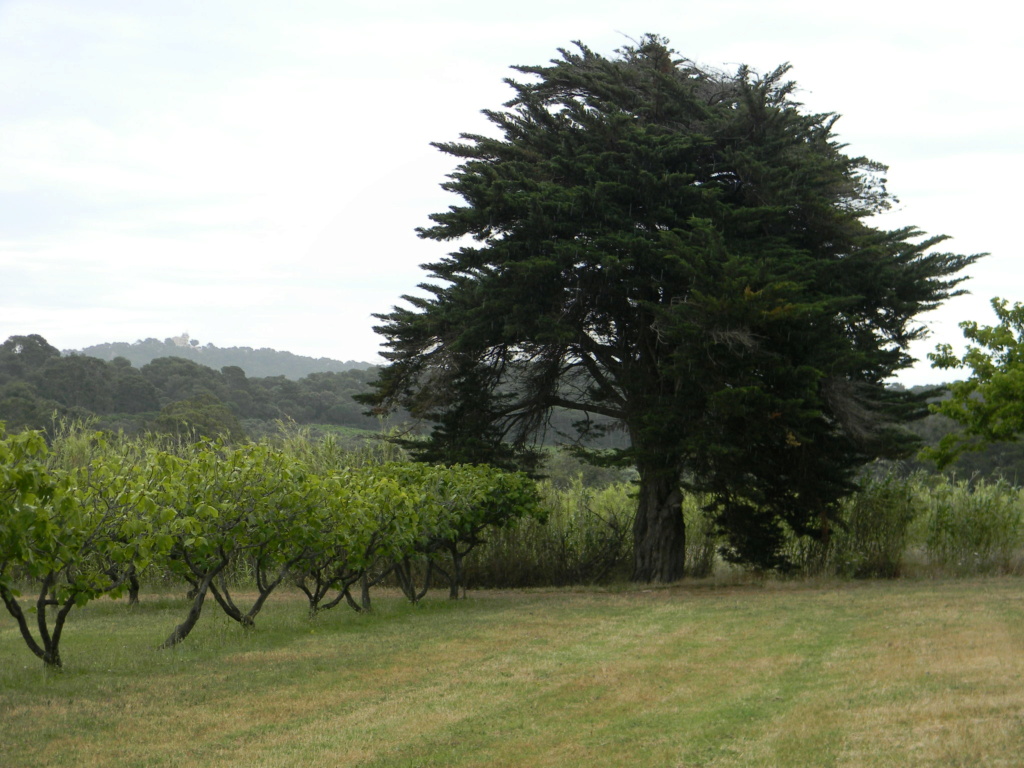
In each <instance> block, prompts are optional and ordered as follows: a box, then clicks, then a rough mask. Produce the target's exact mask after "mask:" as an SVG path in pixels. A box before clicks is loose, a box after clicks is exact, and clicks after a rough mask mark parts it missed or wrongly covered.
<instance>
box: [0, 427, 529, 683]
mask: <svg viewBox="0 0 1024 768" xmlns="http://www.w3.org/2000/svg"><path fill="white" fill-rule="evenodd" d="M333 458H336V457H332V456H330V455H326V454H325V453H324V452H322V451H312V452H308V453H307V454H306V455H299V454H298V453H297V452H295V451H291V450H288V449H287V448H282V447H275V446H272V445H270V444H267V443H255V444H245V445H240V446H235V447H229V446H226V445H224V444H223V443H220V442H201V443H198V444H184V443H181V444H164V445H154V444H151V443H149V444H147V443H146V442H143V441H128V440H123V439H112V438H107V437H104V436H103V435H102V434H100V433H95V434H88V433H84V432H78V433H74V434H69V435H67V436H65V437H64V439H62V440H60V441H57V442H56V443H55V444H54V446H53V447H50V446H48V445H47V443H46V441H45V440H44V439H43V437H42V436H41V434H39V433H38V432H32V431H26V432H22V433H19V434H12V435H7V436H0V597H2V599H3V602H4V605H5V606H6V608H7V610H8V612H9V613H10V614H11V616H12V617H13V618H14V620H15V621H16V622H17V625H18V628H19V630H20V632H21V635H22V637H23V638H24V640H25V643H26V645H27V646H28V648H29V649H30V650H31V651H32V653H34V654H35V655H36V656H37V657H39V658H40V659H42V661H43V662H44V664H46V665H47V666H48V667H52V668H60V667H61V666H62V661H61V656H60V639H61V634H62V632H63V629H64V626H65V622H66V620H67V618H68V615H69V614H70V612H71V611H72V609H73V608H74V607H76V606H82V605H85V604H86V603H88V602H89V601H90V600H93V599H96V598H98V597H100V596H102V595H110V596H121V595H124V594H125V593H128V594H129V596H130V598H135V599H137V595H138V589H139V579H140V577H142V576H144V575H145V574H146V573H147V572H152V571H156V572H159V573H162V574H165V575H166V574H170V575H172V576H173V577H176V578H177V579H179V580H180V581H181V582H182V583H183V584H187V585H188V588H189V596H190V604H189V607H188V612H187V614H186V615H185V617H184V619H183V620H182V621H181V623H179V624H178V625H177V626H176V627H174V629H173V630H172V631H171V633H170V634H169V635H168V637H167V638H166V640H165V641H164V642H163V647H170V646H173V645H176V644H177V643H180V642H181V641H183V640H184V639H185V638H186V637H187V636H188V634H189V633H190V632H191V630H192V628H193V627H194V626H195V625H196V622H198V620H199V618H200V615H201V612H202V609H203V606H204V604H205V603H206V601H207V598H208V597H210V596H211V595H212V597H213V599H214V602H216V604H217V605H218V606H220V608H221V609H223V610H224V612H225V613H226V614H227V615H228V616H230V617H231V618H232V619H234V620H235V621H238V622H239V623H240V624H242V625H244V626H252V625H253V624H254V622H255V620H256V617H257V615H258V614H259V612H260V610H261V609H262V607H263V605H264V604H265V602H266V600H267V598H268V597H269V596H270V595H271V593H272V592H273V591H274V590H275V589H276V588H277V587H278V586H280V585H281V584H282V583H285V582H291V583H294V584H295V585H297V586H298V588H299V589H300V590H301V591H302V592H303V593H304V594H305V595H306V596H307V598H308V599H309V606H310V611H311V613H316V612H317V611H320V610H324V609H326V608H330V607H333V606H335V605H338V604H340V603H341V602H342V601H344V602H346V603H347V604H348V605H351V606H352V607H353V608H355V609H356V610H365V609H367V608H369V607H370V596H369V588H370V587H371V586H373V585H374V584H375V583H379V582H380V581H381V580H382V579H383V578H385V577H386V576H388V575H393V576H394V578H395V580H396V581H397V583H398V584H399V586H400V587H401V588H402V590H403V592H404V593H405V595H406V596H407V597H408V598H409V599H410V600H412V601H417V600H419V599H420V598H422V597H423V595H424V594H425V592H426V590H427V589H428V588H429V587H430V585H431V582H432V580H434V579H435V578H437V577H441V578H444V579H447V581H448V584H449V588H450V594H451V595H452V596H453V597H455V596H458V593H459V588H460V586H461V584H462V562H463V558H464V557H465V555H466V554H467V553H468V551H469V550H471V549H472V548H473V547H474V546H476V545H477V544H478V543H480V542H481V540H482V534H483V532H484V531H485V529H487V528H488V527H492V526H503V525H505V524H507V523H509V522H511V521H514V520H516V519H518V518H521V517H524V516H531V517H540V516H542V512H541V508H540V506H539V501H538V497H537V493H536V489H535V486H534V483H533V482H532V481H531V480H529V479H528V478H526V477H525V476H524V475H521V474H511V473H505V472H501V471H500V470H496V469H493V468H490V467H486V466H475V467H474V466H454V467H444V468H442V467H432V466H427V465H421V464H407V463H396V462H392V463H386V464H380V465H367V466H361V467H346V466H342V465H340V464H339V463H338V462H337V461H334V460H332V459H333ZM241 569H245V571H246V572H247V573H250V574H251V577H252V580H253V581H254V583H255V587H256V591H255V598H254V599H252V600H250V601H248V602H247V601H245V600H243V599H242V597H241V596H240V595H238V594H236V593H235V592H233V591H232V580H231V579H230V578H229V575H230V574H232V573H233V572H237V571H239V570H241ZM19 587H20V588H22V589H25V590H26V591H28V590H31V591H32V592H34V595H35V596H34V600H32V599H28V600H21V599H19V597H20V593H19ZM356 590H358V591H356ZM247 594H251V592H249V591H248V590H247ZM33 614H34V615H33Z"/></svg>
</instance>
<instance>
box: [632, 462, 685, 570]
mask: <svg viewBox="0 0 1024 768" xmlns="http://www.w3.org/2000/svg"><path fill="white" fill-rule="evenodd" d="M637 472H638V473H639V474H640V491H639V494H638V496H639V498H638V502H637V510H636V518H635V519H634V520H633V581H647V582H650V581H662V582H669V581H678V580H679V579H681V578H683V571H684V569H685V567H686V525H685V524H684V522H683V509H682V501H683V494H682V490H681V489H680V487H679V465H678V463H677V462H674V461H657V460H650V459H641V460H639V461H638V462H637Z"/></svg>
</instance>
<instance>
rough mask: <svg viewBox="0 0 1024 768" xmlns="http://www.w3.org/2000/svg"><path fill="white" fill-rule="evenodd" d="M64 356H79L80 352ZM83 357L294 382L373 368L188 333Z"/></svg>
mask: <svg viewBox="0 0 1024 768" xmlns="http://www.w3.org/2000/svg"><path fill="white" fill-rule="evenodd" d="M65 352H66V353H69V354H76V353H77V352H78V350H71V351H68V350H65ZM81 354H83V355H88V356H89V357H98V358H100V359H101V360H106V361H107V362H111V361H113V360H114V359H116V358H118V357H123V358H124V359H125V360H127V361H129V362H130V363H131V364H132V365H133V366H135V367H136V368H141V367H142V366H144V365H146V364H147V363H150V362H152V361H153V360H156V359H157V358H158V357H180V358H183V359H185V360H191V361H192V362H194V363H199V364H200V365H205V366H207V367H208V368H213V369H215V370H218V371H219V370H220V369H221V368H224V367H225V366H237V367H239V368H241V369H242V370H243V371H245V375H246V376H253V377H266V376H284V377H285V378H287V379H293V380H298V379H301V378H302V377H303V376H309V375H310V374H311V373H340V372H341V371H350V370H352V369H355V368H361V369H366V368H370V367H371V364H370V363H359V362H356V361H354V360H349V361H347V362H342V361H341V360H332V359H331V358H329V357H305V356H303V355H296V354H293V353H291V352H279V351H278V350H276V349H268V348H261V349H253V348H252V347H218V346H217V345H215V344H200V343H199V341H198V339H192V338H189V335H188V334H187V333H183V334H182V335H181V336H174V337H172V338H168V339H164V340H163V341H160V340H159V339H152V338H150V339H140V340H138V341H135V342H132V343H130V344H129V343H128V342H125V341H115V342H110V343H107V344H94V345H93V346H91V347H85V348H84V349H82V350H81Z"/></svg>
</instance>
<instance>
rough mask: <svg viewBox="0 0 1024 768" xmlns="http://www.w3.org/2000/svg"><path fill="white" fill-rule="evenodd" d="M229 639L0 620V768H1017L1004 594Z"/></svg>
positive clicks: (872, 586)
mask: <svg viewBox="0 0 1024 768" xmlns="http://www.w3.org/2000/svg"><path fill="white" fill-rule="evenodd" d="M377 602H378V604H379V605H378V610H377V611H375V613H374V614H373V615H366V616H362V615H356V614H354V613H352V612H351V611H349V610H348V609H344V608H340V607H339V608H338V609H335V610H333V611H331V612H328V613H326V614H324V615H323V616H321V617H320V618H319V619H318V620H317V621H315V622H312V623H311V622H309V621H308V620H307V619H306V618H305V609H304V603H303V601H302V599H300V596H297V595H295V594H290V593H285V594H282V595H278V596H276V598H274V599H272V600H271V602H270V603H269V604H268V605H267V607H266V608H265V609H264V612H263V614H261V615H260V616H259V617H258V619H257V628H256V629H255V630H254V631H248V632H247V631H245V630H243V629H242V628H240V627H237V626H235V625H233V624H232V623H231V622H229V621H228V620H227V619H225V618H224V617H223V616H222V615H221V614H220V613H219V609H218V608H217V606H216V604H214V603H213V602H212V600H211V601H210V602H208V604H207V606H206V609H205V612H204V616H203V618H202V619H201V621H200V623H199V625H198V626H197V628H196V630H195V631H194V632H193V634H192V636H190V637H189V638H188V639H187V640H186V641H185V643H184V645H182V646H180V647H179V648H178V649H176V650H171V651H158V650H156V649H155V647H156V645H157V644H158V643H159V642H160V641H161V640H162V639H163V638H164V637H165V636H166V635H167V634H168V633H169V632H170V630H171V629H172V627H173V626H174V624H176V623H177V622H178V621H180V620H181V618H183V616H184V613H185V604H184V602H183V601H182V600H180V599H179V598H177V597H173V598H172V597H163V598H160V597H153V596H150V597H148V598H147V599H146V600H145V602H144V604H143V605H142V606H140V607H139V608H137V609H135V610H129V609H127V608H126V607H125V606H123V605H122V604H119V603H114V602H110V601H103V602H99V603H95V604H93V605H90V606H89V607H87V608H85V609H84V610H81V611H79V612H78V613H77V615H75V614H73V615H72V617H71V619H70V622H69V626H68V629H67V632H66V635H65V642H64V649H63V650H64V661H65V665H66V667H67V669H66V671H65V672H64V673H62V674H59V675H53V674H49V675H47V674H45V673H44V672H43V671H42V668H41V665H40V664H39V663H38V662H37V661H36V660H35V658H34V657H32V656H30V655H29V653H28V651H27V649H26V648H25V647H24V645H23V643H22V641H21V638H20V636H19V635H18V633H17V631H16V629H15V626H14V622H13V621H12V620H10V619H9V618H8V617H7V616H6V615H4V616H3V618H2V619H0V766H4V768H21V767H22V766H25V767H28V766H75V767H76V768H78V767H80V766H104V768H106V767H108V766H247V767H252V766H331V767H332V768H333V767H335V766H365V767H369V766H410V767H412V766H531V767H532V766H537V767H540V766H586V767H587V768H596V767H597V766H766V767H768V766H771V767H772V768H776V767H780V766H857V767H858V768H860V767H861V766H901V767H903V766H972V767H973V766H1021V765H1024V581H1022V580H1020V579H1012V578H1005V579H1003V578H999V579H978V580H962V581H896V582H889V583H885V582H865V583H839V582H836V583H827V584H820V583H818V584H814V583H804V582H771V581H769V582H766V583H764V584H760V585H754V584H748V585H738V586H737V585H732V586H724V585H713V584H701V585H685V584H684V585H682V586H673V587H663V588H643V587H628V588H620V589H613V590H558V591H528V592H500V593H488V592H478V593H473V592H470V594H469V598H468V599H467V600H464V601H458V602H449V601H447V600H445V599H443V598H442V596H440V595H438V596H437V597H432V598H429V599H428V600H427V601H426V602H425V603H424V604H423V605H421V606H419V607H413V606H409V605H406V604H403V603H402V602H401V601H400V600H398V599H396V598H390V597H389V598H383V599H378V601H377Z"/></svg>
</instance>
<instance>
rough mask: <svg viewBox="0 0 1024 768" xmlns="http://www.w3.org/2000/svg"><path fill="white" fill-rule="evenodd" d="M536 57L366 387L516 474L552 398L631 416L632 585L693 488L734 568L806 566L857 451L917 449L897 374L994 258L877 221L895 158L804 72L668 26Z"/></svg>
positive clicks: (849, 481)
mask: <svg viewBox="0 0 1024 768" xmlns="http://www.w3.org/2000/svg"><path fill="white" fill-rule="evenodd" d="M514 69H515V70H516V71H517V72H518V73H519V74H520V75H521V76H522V77H523V80H522V81H520V80H515V79H509V80H507V83H508V84H509V85H510V86H511V88H512V89H513V92H514V95H513V98H512V99H511V101H509V102H508V103H507V104H506V105H505V108H504V109H502V110H486V111H485V114H486V115H487V117H488V118H489V120H490V121H491V123H492V124H493V127H494V128H495V129H496V131H495V132H494V133H495V135H477V134H463V135H462V137H461V140H460V141H455V142H445V143H439V144H437V145H436V146H437V147H438V148H439V149H440V150H441V151H442V152H444V153H446V154H449V155H451V156H453V157H454V158H457V160H458V161H459V165H458V167H457V168H456V169H455V171H454V172H453V173H452V174H451V175H450V176H449V180H448V181H447V182H445V183H444V184H443V185H442V186H443V188H444V189H446V190H448V191H449V192H452V193H453V194H454V195H456V196H457V197H458V198H460V202H459V203H458V204H455V205H452V206H451V207H450V208H449V209H448V210H447V211H444V212H440V213H435V214H433V215H432V216H431V219H432V221H433V225H432V226H430V227H427V228H424V229H423V230H421V231H420V235H421V236H422V237H424V238H427V239H431V240H437V241H445V242H451V243H453V245H454V247H455V250H453V251H452V252H451V253H450V254H449V255H448V256H447V257H445V258H443V259H441V260H439V261H437V262H436V263H431V264H426V265H424V268H425V269H426V270H427V272H428V273H429V279H428V281H427V282H426V283H424V284H423V285H421V286H420V287H421V289H423V291H424V293H423V294H421V295H415V296H405V297H403V298H404V300H405V302H406V303H407V305H408V306H402V307H396V308H394V309H393V311H392V312H390V313H388V314H384V315H379V316H378V317H379V318H380V320H381V325H380V326H379V327H378V328H377V330H378V332H379V333H381V334H382V335H383V336H384V338H385V344H386V347H387V349H388V351H387V352H386V353H385V355H384V356H385V357H386V359H387V360H388V362H389V364H388V365H387V367H385V368H384V369H383V370H382V372H381V375H380V378H379V379H378V381H377V382H376V384H375V391H374V392H373V393H371V394H369V395H367V396H366V397H365V398H364V402H366V403H368V404H370V405H373V406H374V407H376V408H377V409H379V410H381V411H387V410H389V409H393V408H398V407H401V408H406V409H408V410H409V412H410V413H412V414H413V415H414V416H417V417H419V418H421V419H424V420H426V421H428V422H432V423H433V424H434V429H433V432H432V435H431V438H430V441H429V442H428V443H427V444H425V445H424V446H423V447H422V449H421V456H422V457H423V458H426V459H429V460H431V461H440V462H465V461H470V460H471V461H478V462H492V463H496V464H499V465H506V466H508V465H514V464H516V462H517V461H518V460H519V459H520V458H521V457H529V456H530V448H531V447H532V446H533V445H534V444H535V443H536V441H537V440H538V439H539V438H540V436H542V435H543V433H544V431H545V429H546V428H547V426H548V425H549V424H550V417H551V414H552V412H553V411H555V410H556V409H568V410H570V411H574V412H576V413H577V415H578V419H579V420H578V422H576V425H577V429H576V430H575V431H574V433H573V434H571V435H567V436H565V439H567V440H573V441H577V442H578V443H579V444H580V445H583V446H585V445H586V439H587V437H588V436H589V435H590V434H592V433H593V431H594V424H595V422H594V417H595V416H601V417H605V419H606V420H607V419H611V420H612V422H613V423H616V424H618V425H619V426H621V428H622V429H624V430H625V432H626V433H627V434H628V436H629V439H630V442H629V447H628V448H625V449H622V450H620V451H618V452H617V454H616V456H615V460H617V461H619V462H620V463H623V464H632V465H634V466H635V467H636V469H637V472H638V475H639V491H638V509H637V514H636V518H635V523H634V529H633V539H634V553H635V555H634V556H635V562H634V569H633V577H634V579H636V580H640V581H655V580H657V581H673V580H676V579H678V578H680V577H681V576H682V575H683V573H684V567H685V562H684V558H685V548H686V547H685V545H686V530H685V526H684V523H683V516H682V512H681V499H682V493H683V491H684V490H692V491H696V492H700V493H703V494H706V498H707V499H709V506H708V510H709V512H710V513H711V514H713V515H714V519H715V520H716V523H717V525H718V526H719V527H720V529H721V530H722V532H723V533H724V534H725V536H726V541H727V544H726V554H727V555H728V556H729V557H730V558H732V559H734V560H737V561H741V562H745V563H750V564H754V565H756V566H759V567H765V568H784V567H786V564H787V563H786V558H785V555H784V554H783V546H782V545H783V542H784V541H785V539H786V535H787V533H788V532H792V533H796V534H798V535H811V536H816V537H819V538H821V537H827V536H828V535H829V532H830V530H831V529H832V527H833V526H834V525H836V524H838V522H839V520H838V515H839V510H840V501H841V499H842V498H843V497H844V496H845V495H847V494H848V493H850V492H851V491H852V490H853V489H855V487H856V482H855V480H856V474H857V472H858V470H859V469H860V467H862V466H863V465H864V464H865V463H866V462H868V461H871V460H873V459H875V458H878V457H899V456H905V455H909V454H910V453H911V452H912V451H913V450H914V447H915V446H914V438H913V437H912V435H911V434H910V433H909V432H907V431H906V430H905V429H904V428H903V425H904V424H906V423H907V422H908V421H910V420H913V419H915V418H920V417H921V416H923V415H924V414H925V413H927V410H926V408H925V406H924V404H923V402H922V399H921V397H916V396H914V395H911V394H910V393H907V392H896V391H892V390H891V389H888V388H887V387H886V381H887V380H888V379H889V378H890V377H891V376H893V375H894V374H895V373H897V372H898V371H900V370H902V369H904V368H906V367H908V366H909V365H911V364H912V362H913V359H912V358H911V357H910V355H909V354H908V352H907V349H908V345H909V344H910V343H911V342H912V341H914V340H916V339H919V338H921V337H922V336H923V335H924V333H925V329H924V328H923V326H921V325H920V324H919V322H918V320H917V318H918V315H919V314H921V313H922V312H925V311H927V310H930V309H933V308H935V307H936V306H938V305H939V304H940V303H942V302H943V301H945V300H946V299H948V298H949V297H951V296H955V295H957V294H958V293H960V292H961V291H960V289H959V288H958V286H959V284H960V282H961V281H962V280H963V279H964V277H963V276H962V275H961V273H962V271H963V270H964V268H965V267H967V266H968V265H970V264H971V263H972V262H974V261H975V260H976V259H977V258H979V256H978V255H973V256H966V255H958V254H953V253H945V252H938V251H936V250H935V248H936V246H938V245H939V244H940V243H942V242H943V240H945V237H943V236H931V237H929V236H927V235H925V234H924V233H922V232H920V231H919V230H917V229H915V228H909V227H908V228H902V229H896V230H884V229H879V228H876V227H874V226H872V225H871V223H870V219H871V217H872V216H873V215H874V214H877V213H880V212H883V211H885V210H886V209H888V208H889V207H890V205H891V203H892V200H893V198H892V196H891V195H890V194H889V192H888V191H887V190H886V180H885V178H884V175H883V174H884V173H885V170H886V169H885V167H884V166H882V165H880V164H879V163H876V162H874V161H871V160H868V159H867V158H864V157H857V156H850V155H847V154H846V153H845V151H844V150H845V147H844V145H843V144H841V143H839V141H838V140H837V138H836V135H835V133H834V127H835V124H836V120H837V119H838V118H837V115H835V114H816V113H807V112H805V111H803V109H802V105H801V104H800V103H799V102H797V101H796V100H795V98H794V94H795V92H796V90H795V84H794V83H792V82H790V81H788V80H787V79H786V76H787V70H788V67H787V66H782V67H779V68H778V69H776V70H774V71H772V72H769V73H768V74H764V75H761V74H757V73H755V72H753V71H752V70H750V69H749V68H747V67H745V66H744V67H740V68H739V69H738V70H737V71H736V72H735V73H734V74H726V73H723V72H719V71H715V70H712V69H710V68H707V67H702V66H699V65H697V64H696V63H694V62H693V61H690V60H688V59H686V58H683V57H680V56H679V55H678V53H677V52H675V51H674V50H672V49H671V47H670V46H669V44H668V42H667V41H666V40H663V39H662V38H659V37H657V36H653V35H648V36H645V37H643V38H642V39H641V40H639V41H637V42H636V43H635V44H633V45H630V46H627V47H624V48H623V49H621V50H619V51H617V53H616V55H615V56H614V57H611V58H607V57H604V56H602V55H600V54H598V53H595V52H594V51H592V50H591V49H589V48H588V47H586V46H585V45H583V44H580V43H577V44H576V47H575V49H574V50H561V51H560V56H559V58H556V59H554V60H553V61H552V62H550V64H549V65H547V66H518V67H515V68H514ZM605 423H607V422H605ZM468 454H471V455H468Z"/></svg>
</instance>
